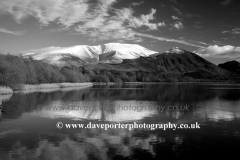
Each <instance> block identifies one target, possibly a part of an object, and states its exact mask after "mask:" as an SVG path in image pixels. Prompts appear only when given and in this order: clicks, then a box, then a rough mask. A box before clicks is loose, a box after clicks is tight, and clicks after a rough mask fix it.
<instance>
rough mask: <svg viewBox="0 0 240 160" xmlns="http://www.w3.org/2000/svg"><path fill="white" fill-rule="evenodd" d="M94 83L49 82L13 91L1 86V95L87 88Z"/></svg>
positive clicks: (25, 86) (24, 86)
mask: <svg viewBox="0 0 240 160" xmlns="http://www.w3.org/2000/svg"><path fill="white" fill-rule="evenodd" d="M92 86H93V83H49V84H37V85H29V84H25V85H22V87H21V89H20V90H16V91H13V90H12V89H11V88H10V87H5V86H0V95H11V94H13V93H29V92H38V91H46V92H48V91H57V90H60V89H63V88H77V89H80V88H87V87H92Z"/></svg>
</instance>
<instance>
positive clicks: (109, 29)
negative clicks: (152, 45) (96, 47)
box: [76, 8, 166, 42]
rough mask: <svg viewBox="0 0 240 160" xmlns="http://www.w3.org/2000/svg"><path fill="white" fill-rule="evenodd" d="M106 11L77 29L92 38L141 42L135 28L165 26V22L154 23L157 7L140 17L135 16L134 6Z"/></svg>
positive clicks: (149, 28) (155, 28) (151, 28)
mask: <svg viewBox="0 0 240 160" xmlns="http://www.w3.org/2000/svg"><path fill="white" fill-rule="evenodd" d="M107 11H108V10H106V11H102V12H99V14H98V15H96V16H92V17H90V18H88V19H87V21H86V22H84V23H83V24H81V25H78V26H77V27H76V31H77V32H79V33H81V34H83V35H85V36H89V37H91V40H94V41H96V40H109V39H125V40H132V41H136V42H139V41H140V39H139V38H136V37H135V36H134V34H133V29H135V28H140V27H147V29H148V30H157V29H158V28H159V27H164V26H165V25H166V24H165V23H164V22H158V23H152V22H151V21H152V20H156V19H155V14H156V12H157V10H156V9H153V8H152V9H151V10H150V12H149V14H145V15H144V14H142V15H140V16H139V17H136V16H133V14H134V11H133V10H132V8H122V9H113V10H111V11H112V12H111V14H112V15H111V16H109V13H108V12H107Z"/></svg>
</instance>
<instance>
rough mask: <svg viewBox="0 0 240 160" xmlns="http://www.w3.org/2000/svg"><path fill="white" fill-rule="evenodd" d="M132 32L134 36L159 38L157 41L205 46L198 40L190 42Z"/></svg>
mask: <svg viewBox="0 0 240 160" xmlns="http://www.w3.org/2000/svg"><path fill="white" fill-rule="evenodd" d="M134 34H135V35H136V36H140V37H147V38H152V39H156V40H159V41H165V42H175V43H180V44H185V45H188V46H193V47H199V48H205V46H203V45H201V44H204V43H202V42H201V43H200V42H195V43H191V42H188V41H184V40H178V39H171V38H166V37H158V36H153V35H150V34H144V33H138V32H134ZM198 43H199V44H198Z"/></svg>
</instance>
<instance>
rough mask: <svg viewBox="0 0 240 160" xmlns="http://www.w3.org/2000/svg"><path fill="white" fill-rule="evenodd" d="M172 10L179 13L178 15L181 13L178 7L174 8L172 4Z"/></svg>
mask: <svg viewBox="0 0 240 160" xmlns="http://www.w3.org/2000/svg"><path fill="white" fill-rule="evenodd" d="M172 10H173V11H174V12H175V13H177V14H179V15H182V14H183V13H182V12H181V11H180V10H179V9H178V8H176V7H174V6H172Z"/></svg>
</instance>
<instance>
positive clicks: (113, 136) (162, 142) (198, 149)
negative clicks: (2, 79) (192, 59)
mask: <svg viewBox="0 0 240 160" xmlns="http://www.w3.org/2000/svg"><path fill="white" fill-rule="evenodd" d="M0 97H1V96H0ZM0 100H1V101H2V107H3V109H2V114H1V115H0V160H8V159H11V160H28V159H29V160H35V159H36V160H37V159H43V160H67V159H70V160H75V159H78V160H79V159H83V160H85V159H86V160H87V159H89V160H91V159H93V160H97V159H100V160H108V159H109V160H110V159H126V160H130V159H134V160H137V159H143V160H150V159H199V158H205V159H206V158H207V159H208V158H230V157H234V156H237V157H239V156H240V86H239V85H223V84H153V85H136V84H135V85H111V86H93V87H91V88H86V89H79V90H77V89H74V90H70V89H65V90H61V91H55V92H46V93H39V92H38V93H28V94H14V95H13V96H12V97H5V98H4V97H3V98H0ZM129 106H131V107H132V108H131V107H129ZM136 106H137V107H140V108H142V110H136V109H133V107H136ZM159 106H165V109H159V108H158V107H159ZM173 106H188V108H185V109H184V108H182V109H177V108H176V107H175V108H173ZM63 107H65V108H63ZM121 107H122V108H121ZM123 107H125V109H124V108H123ZM127 107H129V108H127ZM170 107H172V108H170ZM58 122H62V123H63V124H66V123H67V124H70V123H74V124H77V123H79V124H80V123H81V124H89V123H90V122H91V123H92V124H104V123H105V124H112V123H119V122H120V123H122V124H128V123H133V122H136V123H139V124H143V123H146V124H161V123H169V122H171V123H176V124H182V123H184V124H192V123H196V122H198V123H199V124H200V129H176V130H173V129H166V130H163V129H156V130H150V129H137V128H136V129H132V130H129V129H127V128H126V129H108V130H104V129H67V128H65V127H63V128H62V129H58V128H57V127H56V123H58Z"/></svg>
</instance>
